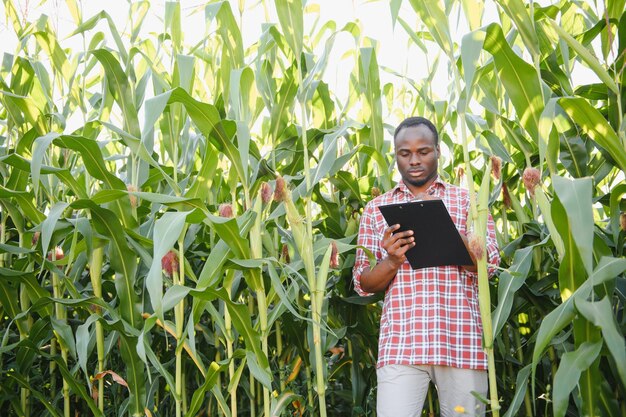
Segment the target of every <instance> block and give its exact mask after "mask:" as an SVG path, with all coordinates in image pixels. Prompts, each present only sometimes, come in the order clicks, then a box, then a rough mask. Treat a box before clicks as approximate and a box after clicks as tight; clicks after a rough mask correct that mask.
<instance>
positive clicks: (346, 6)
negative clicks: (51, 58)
mask: <svg viewBox="0 0 626 417" xmlns="http://www.w3.org/2000/svg"><path fill="white" fill-rule="evenodd" d="M13 3H14V4H15V5H16V7H17V8H18V10H19V13H21V14H22V15H24V14H26V15H27V17H28V20H29V21H34V20H36V19H37V18H38V17H39V16H40V15H41V14H42V13H45V14H47V15H48V16H49V17H50V19H51V23H52V25H53V26H54V27H55V29H56V31H57V36H58V38H59V39H60V43H61V45H62V47H64V48H71V49H73V50H81V49H82V38H81V37H80V36H74V37H72V38H67V36H68V35H69V34H70V33H71V32H72V31H73V30H74V29H75V27H76V25H75V24H74V22H73V20H72V18H71V16H70V13H69V12H68V8H67V6H66V2H65V1H62V0H48V1H41V2H40V3H42V5H41V6H37V3H39V2H34V1H32V0H31V1H28V0H13ZM230 3H231V5H232V9H233V13H234V14H235V16H236V17H238V15H239V3H243V4H244V12H243V17H242V21H241V24H240V28H241V30H242V36H243V40H244V48H247V47H249V46H251V45H252V44H254V43H255V42H257V40H258V39H259V36H260V33H261V24H262V23H263V22H265V15H266V13H268V15H269V16H270V21H271V22H276V23H277V22H278V19H277V18H276V17H275V12H274V6H273V4H274V2H273V1H271V0H265V3H266V4H267V5H266V7H263V5H262V2H260V1H259V0H230ZM536 3H539V4H547V3H550V1H548V0H543V1H539V2H536ZM102 4H103V3H102V2H100V1H93V0H83V1H82V2H81V7H82V8H83V10H82V14H83V20H87V19H88V18H90V17H92V16H93V15H95V14H96V13H98V12H99V11H100V10H102V8H103V7H102ZM104 4H106V6H105V7H104V9H105V10H106V11H107V12H108V13H109V14H110V15H111V16H112V18H113V19H114V21H115V22H118V30H119V31H120V32H122V33H123V32H125V31H129V22H128V10H129V1H128V0H107V1H106V3H104ZM150 4H151V7H150V10H149V12H148V15H147V17H146V21H145V24H144V25H143V26H142V33H143V35H140V37H142V36H145V35H146V34H148V33H160V32H162V31H163V21H162V20H163V16H164V14H165V2H164V1H152V2H150ZM204 4H206V2H204V1H196V0H194V1H191V0H186V1H181V5H182V16H183V24H182V27H183V31H184V37H185V43H186V44H187V45H193V44H195V43H196V42H197V41H198V40H200V39H201V38H202V37H203V36H204V34H205V23H204V13H203V11H202V6H203V5H204ZM307 4H308V5H309V6H311V5H315V4H317V5H319V17H320V19H319V23H318V24H317V29H316V30H319V28H320V27H321V26H322V24H323V23H324V22H326V21H328V20H334V21H335V22H336V24H337V29H341V28H342V27H343V26H344V25H345V24H346V23H348V22H359V23H360V27H361V31H362V32H361V33H362V36H363V37H368V38H371V39H375V40H376V41H377V42H378V43H379V48H378V49H377V58H378V63H379V65H380V66H381V70H380V76H381V86H382V85H384V84H385V83H387V82H392V83H394V84H396V85H397V84H398V83H401V82H402V80H401V79H400V78H398V77H397V76H394V75H392V74H390V73H388V72H387V71H385V70H384V69H383V68H389V69H391V70H393V71H395V72H398V73H400V74H406V75H407V76H408V77H409V78H411V79H413V80H421V79H423V78H425V77H426V70H427V65H426V64H425V59H426V57H425V56H424V54H423V53H422V52H421V51H420V50H419V49H418V48H417V47H416V46H415V45H412V44H410V43H409V42H408V35H407V34H406V32H405V30H404V29H403V28H402V27H401V26H400V25H399V24H397V25H396V27H395V28H393V27H392V21H391V12H390V7H389V1H388V0H309V1H308V2H307ZM266 9H267V10H266ZM496 11H497V9H496V5H495V3H494V2H493V0H486V2H485V13H484V16H483V24H484V25H486V24H488V23H490V22H493V21H497V14H496ZM0 15H5V13H4V3H3V2H2V3H0ZM400 16H401V17H402V18H403V19H404V20H406V21H407V22H408V23H409V24H411V25H415V27H417V25H416V24H417V17H416V13H415V12H414V10H413V8H412V7H411V5H410V3H409V1H408V0H404V2H403V4H402V8H401V11H400ZM316 17H317V13H315V12H313V13H309V14H306V15H305V33H309V31H310V29H311V26H312V24H313V22H314V21H315V18H316ZM457 19H458V13H455V14H453V15H452V16H450V28H451V30H452V31H453V33H452V35H453V39H455V40H456V41H457V42H459V39H460V37H461V36H463V35H464V34H465V33H467V32H468V31H469V30H468V28H467V27H466V26H465V25H464V24H463V23H461V24H460V25H457V23H456V20H457ZM7 25H8V27H7ZM99 25H101V26H99V27H98V28H97V29H101V30H102V31H103V32H104V33H108V29H106V28H105V26H104V23H103V22H101V23H100V24H99ZM91 33H95V31H92V32H91ZM89 38H90V35H88V38H87V39H88V40H89ZM0 39H2V45H1V46H0V52H7V53H15V48H16V43H17V39H16V38H15V35H14V34H13V30H12V28H11V27H10V23H8V22H7V21H6V20H5V21H3V22H1V23H0ZM111 45H112V44H111ZM322 46H323V45H320V47H322ZM112 47H113V45H112ZM353 49H354V41H353V39H352V37H351V35H349V34H347V33H342V34H340V35H338V36H337V37H336V41H335V45H334V48H333V52H332V54H331V57H330V60H329V65H328V68H327V69H326V72H325V74H324V77H323V78H324V81H326V82H327V83H328V84H329V86H330V89H331V91H333V92H334V93H335V94H337V96H338V97H339V98H340V99H342V100H343V98H344V97H346V96H347V93H348V79H349V78H348V77H349V74H350V72H351V71H352V70H353V66H354V58H353V57H351V56H346V52H348V51H350V50H353ZM315 52H316V55H318V56H319V54H320V53H321V49H320V50H317V51H315ZM438 53H439V49H438V48H437V47H436V46H435V45H434V44H433V45H432V51H431V52H429V54H428V55H429V56H428V62H430V63H432V62H433V61H434V59H435V56H436V55H437V54H438ZM574 76H575V77H576V79H578V80H579V82H578V83H576V84H581V83H589V82H593V81H591V80H593V79H596V78H595V74H593V73H591V72H590V71H589V70H588V69H586V68H585V67H583V66H582V65H576V67H575V73H574ZM589 77H593V78H589ZM449 84H450V77H449V75H448V72H447V62H446V59H445V58H443V57H442V59H441V62H440V66H439V70H438V71H437V73H436V78H435V80H434V82H433V83H432V88H433V93H434V94H435V95H437V96H438V98H445V97H448V93H447V92H446V89H447V88H448V86H449Z"/></svg>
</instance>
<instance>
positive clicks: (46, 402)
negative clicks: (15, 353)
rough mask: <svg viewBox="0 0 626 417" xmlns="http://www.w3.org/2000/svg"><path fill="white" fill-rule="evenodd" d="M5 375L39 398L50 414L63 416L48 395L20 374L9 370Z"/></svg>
mask: <svg viewBox="0 0 626 417" xmlns="http://www.w3.org/2000/svg"><path fill="white" fill-rule="evenodd" d="M7 377H8V378H11V379H13V380H14V381H15V382H17V383H18V384H19V385H20V386H21V387H22V388H25V389H27V390H28V392H29V394H30V395H32V396H33V397H35V398H36V399H37V400H39V402H40V403H41V404H43V406H44V407H45V408H46V410H48V412H49V413H50V414H51V415H53V416H54V417H63V416H62V415H61V413H59V411H58V410H57V409H56V407H54V406H53V405H52V402H51V401H50V399H49V396H48V395H44V394H42V393H41V392H39V391H38V390H37V389H35V387H33V386H31V385H30V384H29V382H28V380H27V379H26V378H24V376H23V375H22V374H19V373H17V372H9V373H8V374H7ZM100 415H102V413H100Z"/></svg>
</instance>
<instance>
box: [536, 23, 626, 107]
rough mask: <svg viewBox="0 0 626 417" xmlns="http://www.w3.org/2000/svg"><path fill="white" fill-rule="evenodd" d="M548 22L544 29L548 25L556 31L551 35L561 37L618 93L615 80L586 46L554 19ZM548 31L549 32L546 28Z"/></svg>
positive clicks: (547, 27)
mask: <svg viewBox="0 0 626 417" xmlns="http://www.w3.org/2000/svg"><path fill="white" fill-rule="evenodd" d="M546 21H547V22H548V23H545V24H544V27H545V28H546V29H549V28H550V27H551V28H552V29H553V30H554V32H556V35H557V36H553V38H556V39H562V40H564V41H565V42H567V44H568V45H569V46H570V47H571V48H572V49H573V50H574V51H576V53H577V54H578V56H579V57H580V58H581V59H582V60H583V61H584V62H585V63H586V64H587V65H588V66H589V68H591V70H592V71H593V72H595V73H596V75H597V76H598V78H600V80H602V82H603V83H604V84H605V85H606V86H607V87H608V88H609V89H610V90H611V91H613V92H614V93H615V94H617V95H619V87H618V86H617V84H616V83H615V80H614V79H613V78H611V76H610V75H609V73H608V72H607V71H606V70H605V69H604V66H603V65H602V64H601V63H600V62H599V61H598V60H597V59H596V58H595V57H594V56H593V55H592V54H591V52H589V50H588V49H587V48H585V47H584V46H583V45H581V44H580V43H579V42H578V41H577V40H576V39H574V37H573V36H572V35H570V34H569V33H567V31H566V30H565V29H563V28H562V27H561V26H559V25H558V24H557V23H556V22H555V21H554V20H552V19H546ZM548 32H550V31H549V30H548Z"/></svg>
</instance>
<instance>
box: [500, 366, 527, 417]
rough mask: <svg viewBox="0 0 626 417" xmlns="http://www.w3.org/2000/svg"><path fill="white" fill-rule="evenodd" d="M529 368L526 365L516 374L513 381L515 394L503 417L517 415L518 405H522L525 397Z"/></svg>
mask: <svg viewBox="0 0 626 417" xmlns="http://www.w3.org/2000/svg"><path fill="white" fill-rule="evenodd" d="M530 367H531V365H530V364H528V365H526V366H525V367H523V368H522V369H521V370H520V371H519V372H518V373H517V378H516V379H515V387H516V388H515V394H514V395H513V399H512V400H511V402H510V403H509V408H508V409H507V410H506V413H504V416H503V417H513V416H516V415H517V410H519V407H520V405H522V402H523V401H524V396H525V395H526V390H527V384H528V376H529V375H530Z"/></svg>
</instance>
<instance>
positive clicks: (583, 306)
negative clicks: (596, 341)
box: [575, 297, 626, 386]
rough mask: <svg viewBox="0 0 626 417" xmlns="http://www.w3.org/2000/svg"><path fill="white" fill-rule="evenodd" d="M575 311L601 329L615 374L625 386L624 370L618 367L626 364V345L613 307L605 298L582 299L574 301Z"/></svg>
mask: <svg viewBox="0 0 626 417" xmlns="http://www.w3.org/2000/svg"><path fill="white" fill-rule="evenodd" d="M575 304H576V309H577V310H578V312H579V313H580V314H582V315H583V316H584V317H585V318H586V319H587V320H589V321H590V322H591V323H593V324H594V325H595V326H597V327H599V328H600V329H602V337H603V338H604V343H605V344H606V345H607V347H608V348H609V351H610V352H611V355H612V356H613V359H614V360H615V363H616V364H618V366H617V373H618V375H619V376H620V379H621V380H622V384H624V385H625V386H626V368H625V367H623V366H621V365H619V364H623V363H626V344H625V343H624V336H623V335H622V332H621V330H620V329H619V328H618V326H617V323H616V322H615V316H614V313H613V306H612V305H611V302H610V300H609V299H608V298H607V297H604V298H603V299H602V300H600V301H596V302H590V301H586V300H584V299H582V298H577V299H576V300H575Z"/></svg>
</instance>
